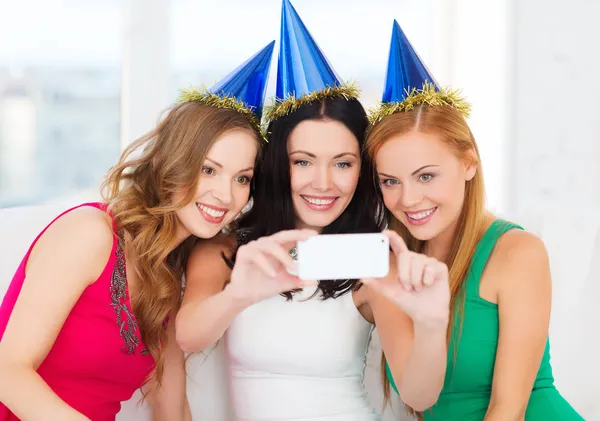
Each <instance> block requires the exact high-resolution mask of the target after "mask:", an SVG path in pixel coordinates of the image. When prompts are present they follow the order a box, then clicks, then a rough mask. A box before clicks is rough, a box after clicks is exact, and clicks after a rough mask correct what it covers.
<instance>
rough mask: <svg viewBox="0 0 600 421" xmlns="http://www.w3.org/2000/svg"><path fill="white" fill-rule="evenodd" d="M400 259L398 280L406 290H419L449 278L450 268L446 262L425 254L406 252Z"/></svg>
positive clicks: (398, 259)
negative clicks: (438, 280)
mask: <svg viewBox="0 0 600 421" xmlns="http://www.w3.org/2000/svg"><path fill="white" fill-rule="evenodd" d="M397 261H398V281H399V282H400V284H401V285H402V287H403V288H404V290H406V291H416V292H419V291H421V290H423V288H425V287H428V286H431V285H433V284H434V283H435V281H436V280H437V279H438V278H439V279H442V278H443V279H447V277H448V269H447V267H446V265H445V264H444V263H441V262H439V261H438V260H436V259H434V258H432V257H427V256H426V255H424V254H418V253H413V252H406V253H402V254H400V256H398V258H397Z"/></svg>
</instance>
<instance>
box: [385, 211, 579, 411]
mask: <svg viewBox="0 0 600 421" xmlns="http://www.w3.org/2000/svg"><path fill="white" fill-rule="evenodd" d="M513 228H517V229H522V228H521V227H519V226H517V225H514V224H511V223H509V222H506V221H502V220H497V221H495V222H494V223H493V224H492V225H491V226H490V228H488V230H487V231H486V232H485V234H484V235H483V237H482V238H481V240H480V241H479V244H478V245H477V248H476V250H475V255H474V256H473V262H472V264H471V270H470V271H469V275H468V278H467V282H466V297H465V299H466V300H465V306H464V315H463V326H462V332H461V334H460V340H459V342H458V348H456V335H457V333H458V332H457V331H455V332H454V334H453V335H452V338H451V340H450V345H449V352H448V365H447V371H446V378H445V380H444V388H443V389H442V393H441V394H440V397H439V399H438V401H437V403H436V404H435V405H434V406H433V407H432V408H431V409H430V410H428V411H426V412H425V421H442V420H443V421H482V420H483V419H484V417H485V414H486V412H487V409H488V405H489V402H490V397H491V392H492V378H493V375H494V362H495V360H496V347H497V345H498V333H499V326H498V325H499V320H498V306H497V305H496V304H492V303H490V302H489V301H486V300H484V299H482V298H481V297H480V296H479V282H480V279H481V274H482V273H483V269H484V268H485V265H486V263H487V260H488V258H489V256H490V254H491V252H492V250H493V249H494V246H495V245H496V242H497V241H498V239H499V238H500V236H501V235H502V234H504V233H505V232H507V231H508V230H510V229H513ZM454 325H455V326H457V325H458V324H457V323H455V324H454ZM455 351H456V358H455V357H454V355H455ZM386 369H387V373H388V378H389V379H390V382H391V384H392V387H393V388H394V390H396V392H398V389H397V388H396V385H395V384H394V380H393V379H392V376H391V373H390V369H389V366H388V367H386ZM525 420H526V421H574V420H577V421H579V420H583V418H582V417H581V416H580V415H579V414H578V413H577V412H576V411H575V410H574V409H573V408H572V407H571V405H569V403H568V402H567V401H566V400H565V399H564V398H563V397H562V396H561V395H560V393H559V392H558V390H556V388H555V387H554V377H553V375H552V367H551V365H550V346H549V342H546V349H545V350H544V356H543V357H542V363H541V365H540V369H539V371H538V374H537V377H536V379H535V383H534V385H533V390H532V391H531V396H530V398H529V403H528V405H527V412H526V414H525Z"/></svg>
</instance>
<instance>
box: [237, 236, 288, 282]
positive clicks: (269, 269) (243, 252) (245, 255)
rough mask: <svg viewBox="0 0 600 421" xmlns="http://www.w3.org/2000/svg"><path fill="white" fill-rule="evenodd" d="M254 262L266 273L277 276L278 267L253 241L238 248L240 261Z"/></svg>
mask: <svg viewBox="0 0 600 421" xmlns="http://www.w3.org/2000/svg"><path fill="white" fill-rule="evenodd" d="M244 260H245V261H248V262H252V263H253V264H254V265H255V266H256V267H257V268H259V269H260V270H261V271H262V272H263V273H264V274H265V275H267V276H269V277H275V276H277V272H278V269H279V268H278V267H277V265H274V264H273V262H272V261H270V260H269V259H268V258H267V256H266V255H265V254H264V253H263V252H262V251H261V250H260V249H258V248H257V247H256V246H255V245H254V244H253V243H252V242H251V243H248V244H246V245H244V246H242V247H240V249H239V250H238V261H240V262H242V261H244Z"/></svg>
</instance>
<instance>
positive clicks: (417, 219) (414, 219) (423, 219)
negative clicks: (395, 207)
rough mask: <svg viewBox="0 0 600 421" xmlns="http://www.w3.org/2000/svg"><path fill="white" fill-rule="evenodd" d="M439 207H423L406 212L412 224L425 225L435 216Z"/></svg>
mask: <svg viewBox="0 0 600 421" xmlns="http://www.w3.org/2000/svg"><path fill="white" fill-rule="evenodd" d="M436 210H437V207H435V208H431V209H423V210H419V211H415V212H404V214H405V215H406V218H407V219H408V222H409V223H411V224H412V225H424V224H426V223H427V222H429V220H430V219H431V218H432V217H433V215H434V214H435V211H436Z"/></svg>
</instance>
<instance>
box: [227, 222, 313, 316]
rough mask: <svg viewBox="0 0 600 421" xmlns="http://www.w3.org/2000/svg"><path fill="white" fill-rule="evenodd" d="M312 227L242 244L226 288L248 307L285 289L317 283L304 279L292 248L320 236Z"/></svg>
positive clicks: (279, 233) (283, 232)
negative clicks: (298, 243)
mask: <svg viewBox="0 0 600 421" xmlns="http://www.w3.org/2000/svg"><path fill="white" fill-rule="evenodd" d="M317 234H318V233H317V232H316V231H313V230H306V229H305V230H289V231H281V232H278V233H277V234H273V235H271V236H268V237H262V238H259V239H258V240H256V241H251V242H249V243H248V244H245V245H243V246H241V247H240V248H239V249H238V251H237V256H236V261H235V265H234V267H233V270H232V272H231V281H230V283H229V285H227V288H228V289H229V290H230V293H232V294H233V295H234V296H235V297H236V299H238V300H240V301H241V302H244V304H245V305H247V306H249V305H252V304H255V303H257V302H259V301H262V300H264V299H267V298H270V297H273V296H275V295H278V294H281V293H283V292H287V291H291V290H294V289H297V288H303V287H305V286H310V285H315V282H314V281H302V280H301V279H300V278H298V276H296V275H294V274H296V273H297V269H296V262H295V261H294V260H293V259H292V257H291V256H290V254H289V251H290V250H291V249H292V247H294V246H295V245H296V243H297V242H298V241H303V240H307V239H308V238H310V237H312V236H314V235H317Z"/></svg>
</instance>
